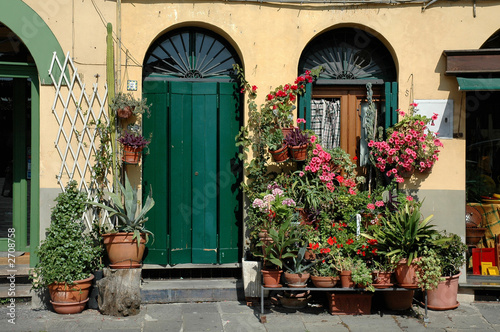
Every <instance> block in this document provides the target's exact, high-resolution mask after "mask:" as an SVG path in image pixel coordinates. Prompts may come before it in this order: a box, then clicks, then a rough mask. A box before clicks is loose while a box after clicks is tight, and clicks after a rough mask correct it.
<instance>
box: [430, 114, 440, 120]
mask: <svg viewBox="0 0 500 332" xmlns="http://www.w3.org/2000/svg"><path fill="white" fill-rule="evenodd" d="M438 115H439V114H437V113H433V114H432V117H431V119H432V121H435V120H437V118H438Z"/></svg>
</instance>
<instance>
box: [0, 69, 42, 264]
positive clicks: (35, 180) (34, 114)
mask: <svg viewBox="0 0 500 332" xmlns="http://www.w3.org/2000/svg"><path fill="white" fill-rule="evenodd" d="M0 77H9V78H25V79H27V78H30V79H31V142H30V144H31V185H30V209H29V211H27V213H29V215H30V244H29V245H28V244H27V235H28V234H27V219H26V218H25V221H26V222H25V224H24V225H23V224H21V225H17V224H18V223H20V221H17V222H15V221H14V220H13V227H14V228H16V227H18V229H21V230H23V229H24V230H25V232H24V234H25V236H24V237H23V238H21V239H20V240H19V238H18V237H17V235H16V238H15V240H16V241H15V243H16V250H18V248H19V249H23V250H26V251H29V253H30V266H34V265H35V264H36V263H37V262H38V259H37V257H35V249H36V248H37V247H38V243H39V240H40V230H39V228H40V220H39V211H40V209H39V207H40V191H39V188H40V172H39V169H40V112H39V110H40V95H39V81H38V73H37V68H36V66H35V65H34V64H31V63H23V62H0ZM13 208H14V207H13ZM15 234H19V232H18V231H17V230H16V233H15ZM7 243H8V240H7V239H0V250H3V247H4V246H5V248H7ZM21 247H22V248H21Z"/></svg>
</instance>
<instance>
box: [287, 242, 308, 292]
mask: <svg viewBox="0 0 500 332" xmlns="http://www.w3.org/2000/svg"><path fill="white" fill-rule="evenodd" d="M306 251H307V244H305V245H303V246H302V247H301V248H300V249H299V251H298V253H297V256H295V257H292V258H291V259H290V261H289V263H288V264H287V261H284V262H283V265H284V266H285V268H286V272H285V280H286V281H287V283H288V286H289V287H306V285H307V281H308V280H309V277H310V273H309V272H307V270H308V269H309V268H311V267H312V266H313V265H315V264H316V262H315V261H308V260H306V259H305V254H306Z"/></svg>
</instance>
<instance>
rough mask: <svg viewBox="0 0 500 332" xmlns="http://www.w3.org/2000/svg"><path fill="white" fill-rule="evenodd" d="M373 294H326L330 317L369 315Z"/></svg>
mask: <svg viewBox="0 0 500 332" xmlns="http://www.w3.org/2000/svg"><path fill="white" fill-rule="evenodd" d="M372 297H373V293H351V292H347V293H327V298H328V308H329V310H330V314H332V315H369V314H370V312H371V307H372Z"/></svg>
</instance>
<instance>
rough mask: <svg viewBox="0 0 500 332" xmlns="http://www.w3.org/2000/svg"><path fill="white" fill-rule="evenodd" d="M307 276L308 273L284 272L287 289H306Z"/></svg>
mask: <svg viewBox="0 0 500 332" xmlns="http://www.w3.org/2000/svg"><path fill="white" fill-rule="evenodd" d="M309 276H310V274H309V273H288V272H285V280H286V283H287V284H288V286H289V287H306V286H307V280H309Z"/></svg>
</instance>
